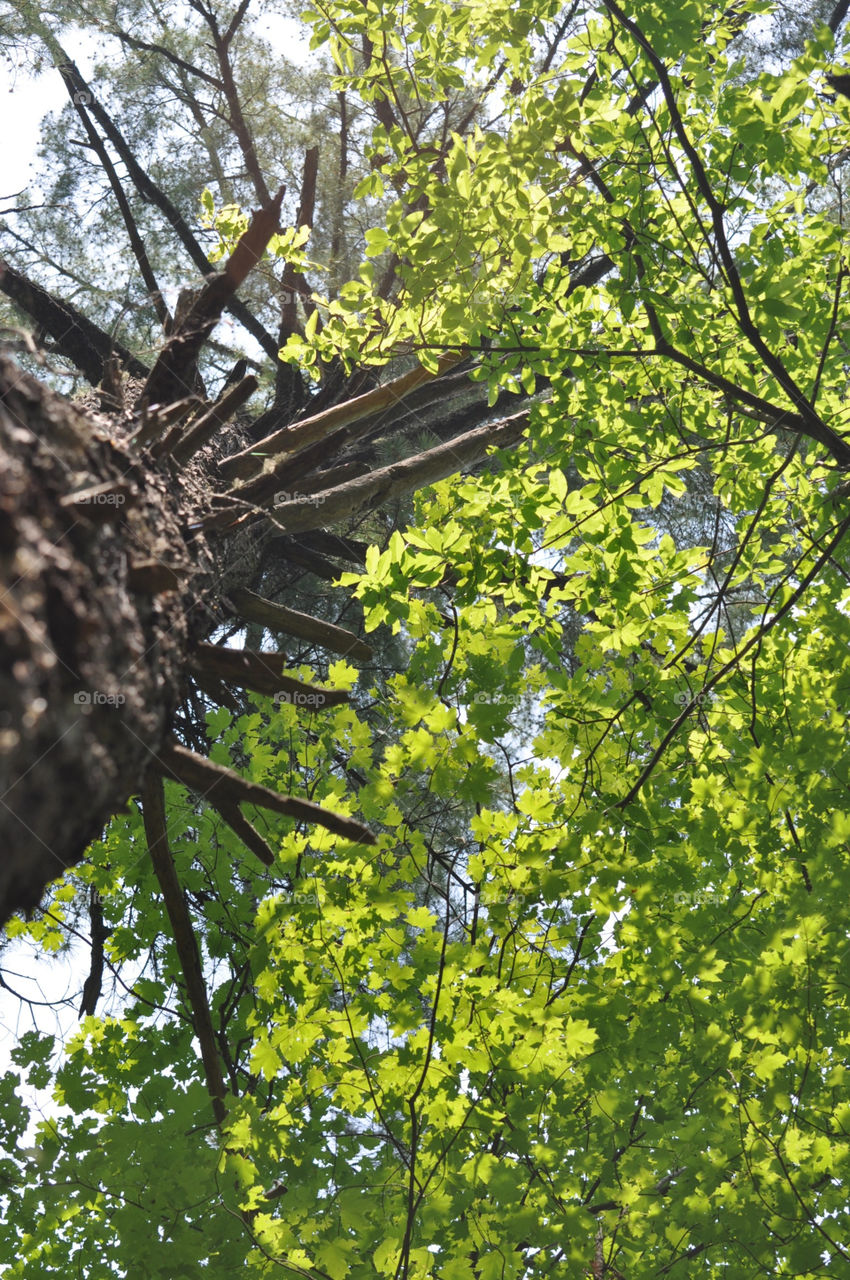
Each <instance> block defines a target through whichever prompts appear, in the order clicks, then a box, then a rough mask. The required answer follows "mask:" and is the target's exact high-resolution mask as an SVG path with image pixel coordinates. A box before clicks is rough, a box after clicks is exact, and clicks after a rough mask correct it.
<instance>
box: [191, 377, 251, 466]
mask: <svg viewBox="0 0 850 1280" xmlns="http://www.w3.org/2000/svg"><path fill="white" fill-rule="evenodd" d="M258 386H259V381H258V379H257V378H256V377H255V376H254V374H253V373H249V374H247V375H246V376H245V377H244V378H242V379H241V380H240V381H239V382H237V384H236V386H235V387H231V389H230V390H229V391H227V392H226V393H225V394H224V395H223V396H222V398H221V399H220V400H219V401H217V403H216V404H214V405H213V406H212V408H211V409H210V410H209V411H208V412H207V413H205V414H204V415H203V417H201V418H199V419H198V421H197V422H195V423H193V424H192V426H191V427H190V428H189V430H188V431H187V432H186V434H185V435H184V436H183V437H182V439H180V440H179V441H178V443H177V444H176V446H175V447H174V448H173V449H172V450H171V456H172V457H173V458H174V461H175V462H181V463H182V462H188V460H189V459H190V458H191V457H192V455H193V454H195V453H197V451H198V450H199V449H202V448H203V446H204V445H205V444H206V443H207V442H208V440H209V439H210V437H211V436H213V435H214V434H215V432H216V431H217V430H218V428H219V427H220V426H222V424H223V423H225V422H227V421H229V419H230V418H232V417H233V415H234V413H236V410H237V409H240V408H241V407H242V405H243V404H244V403H245V401H246V400H248V399H250V397H251V396H252V395H253V394H254V392H255V391H256V390H257V387H258Z"/></svg>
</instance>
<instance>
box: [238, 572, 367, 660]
mask: <svg viewBox="0 0 850 1280" xmlns="http://www.w3.org/2000/svg"><path fill="white" fill-rule="evenodd" d="M229 598H230V601H231V602H232V604H233V609H234V611H235V613H236V614H237V615H238V616H239V617H240V618H244V619H245V621H246V622H254V623H257V624H258V625H259V626H262V627H268V629H269V631H276V632H284V633H285V634H286V635H289V636H297V637H298V638H299V639H301V640H310V641H311V642H312V643H314V644H318V645H321V646H322V648H323V649H330V650H331V652H332V653H341V654H343V655H344V656H345V657H347V658H352V659H355V660H357V661H359V662H369V661H370V660H371V659H372V657H373V653H372V650H371V649H370V648H369V646H368V645H367V644H364V643H363V641H362V640H358V638H357V636H355V635H352V633H351V632H350V631H346V630H345V629H344V628H343V627H337V626H334V624H333V623H331V622H324V621H323V620H322V619H321V618H313V617H311V616H310V615H309V614H308V613H299V612H297V610H295V609H287V608H286V607H285V606H284V605H282V604H275V603H274V601H273V600H265V599H264V598H263V597H262V596H258V595H255V594H254V592H253V591H249V590H248V588H247V587H237V588H236V590H235V591H231V592H230V597H229Z"/></svg>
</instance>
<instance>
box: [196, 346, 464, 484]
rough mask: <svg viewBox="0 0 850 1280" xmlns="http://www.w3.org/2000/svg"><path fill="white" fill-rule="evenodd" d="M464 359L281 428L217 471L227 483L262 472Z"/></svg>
mask: <svg viewBox="0 0 850 1280" xmlns="http://www.w3.org/2000/svg"><path fill="white" fill-rule="evenodd" d="M465 356H466V352H461V353H460V354H452V355H450V356H446V357H444V359H443V360H441V361H440V365H439V368H438V370H437V372H436V373H429V372H428V370H427V369H423V368H422V367H421V366H420V367H419V368H418V369H413V370H412V371H411V372H410V373H406V374H405V375H404V377H402V378H396V379H395V380H394V381H393V382H386V383H384V385H383V386H382V387H377V388H376V389H375V390H374V391H367V392H366V393H365V394H364V395H362V396H356V397H355V399H353V400H347V401H346V402H345V403H344V404H340V405H334V407H333V408H332V409H325V410H324V412H323V413H317V414H315V415H314V416H313V417H312V418H305V419H304V420H303V421H302V422H296V423H293V425H292V426H291V427H283V428H282V429H281V430H280V431H275V432H273V433H272V435H270V436H266V438H265V439H264V440H260V441H259V442H258V443H257V444H255V445H252V446H251V448H250V449H244V450H243V451H242V453H235V454H234V455H233V456H232V457H231V458H225V460H224V461H223V462H222V463H221V464H220V466H219V470H220V471H221V474H222V475H223V476H224V477H225V479H228V480H231V479H244V478H245V477H247V476H250V475H253V473H254V472H255V471H259V470H262V468H263V464H264V462H265V460H266V458H267V457H273V456H274V455H276V454H279V453H283V454H291V453H294V452H295V451H296V450H298V449H302V448H304V446H305V445H308V444H313V443H314V442H315V441H316V440H321V439H323V438H324V437H325V436H326V435H327V434H328V432H330V431H332V430H333V429H334V428H335V427H341V426H347V425H348V424H349V423H352V422H357V421H359V419H361V418H365V417H368V416H370V415H371V414H373V413H376V412H377V411H379V410H381V409H391V408H393V407H394V406H395V405H397V404H398V403H399V401H400V400H401V399H402V397H403V396H404V395H406V394H407V392H408V391H413V390H414V389H415V388H416V387H419V386H422V384H423V383H425V382H430V381H431V380H432V379H434V378H437V377H439V376H440V374H441V373H444V372H445V371H446V370H447V369H450V368H451V367H452V365H455V364H457V363H458V362H459V361H460V360H462V359H464V358H465Z"/></svg>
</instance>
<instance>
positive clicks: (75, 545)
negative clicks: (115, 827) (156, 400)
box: [0, 358, 216, 921]
mask: <svg viewBox="0 0 850 1280" xmlns="http://www.w3.org/2000/svg"><path fill="white" fill-rule="evenodd" d="M182 503H185V498H181V497H180V496H179V495H178V493H177V490H176V488H175V487H173V486H171V485H170V483H169V479H168V473H167V472H166V471H163V470H157V469H155V468H153V467H150V466H146V465H144V460H143V456H140V454H139V452H138V451H134V450H133V448H132V447H131V446H130V445H129V444H128V443H127V442H126V441H122V440H121V439H120V437H119V436H117V435H116V434H114V433H111V432H110V430H109V422H108V420H107V419H100V420H98V419H96V418H93V417H90V416H86V415H83V414H82V413H80V412H79V411H77V410H76V409H75V408H74V407H73V406H72V405H71V404H69V403H68V402H67V401H65V400H63V399H62V398H61V397H60V396H58V395H56V394H54V393H53V392H51V391H50V390H48V389H47V388H46V387H44V386H43V385H41V384H40V383H39V382H37V381H36V380H35V379H34V378H32V377H30V376H29V375H27V374H25V373H22V372H21V371H20V370H19V369H18V368H17V367H16V366H15V365H14V364H13V363H12V362H11V361H10V360H8V359H6V358H0V921H5V920H6V919H7V918H8V917H9V915H10V914H12V913H13V912H14V911H17V910H20V909H24V910H29V909H31V908H33V907H34V906H35V905H36V903H37V902H38V901H39V898H40V897H41V894H42V892H43V890H44V887H45V885H46V884H47V883H48V882H49V881H50V880H52V879H54V878H55V877H56V876H58V875H61V874H62V872H63V871H64V870H65V869H66V868H67V867H70V866H73V865H74V864H75V863H76V862H78V861H79V860H80V858H81V857H82V856H83V853H84V851H85V849H86V847H87V845H88V844H89V843H90V842H91V841H92V840H93V839H95V838H97V837H98V836H99V835H100V833H101V831H102V828H103V826H104V824H105V823H106V822H107V820H108V819H109V817H110V816H111V815H112V814H113V813H115V812H116V810H118V809H120V808H121V806H122V805H123V804H124V803H125V802H126V800H127V799H128V798H129V797H130V796H131V795H133V794H134V792H137V791H138V789H139V787H140V784H141V779H142V776H143V774H144V771H145V769H146V767H147V766H148V764H149V763H150V761H151V758H152V753H154V752H155V751H156V750H157V748H158V747H159V746H160V745H161V744H162V742H163V741H164V739H165V737H166V733H167V729H168V725H169V721H170V717H171V714H172V712H173V710H174V708H175V707H176V705H177V704H178V702H179V700H180V697H181V694H182V689H183V681H184V675H183V673H184V671H185V668H186V661H187V651H188V648H189V646H190V645H191V644H192V642H193V641H194V640H195V639H197V638H198V636H199V635H201V634H202V633H203V632H204V630H209V621H208V620H207V619H206V618H205V616H204V611H203V608H202V607H201V606H200V604H199V602H202V601H203V600H204V597H205V596H207V595H209V593H210V588H211V585H212V583H213V582H214V581H215V578H216V573H215V566H214V562H213V557H212V555H211V553H210V551H209V548H208V547H207V545H206V543H205V542H204V541H203V539H200V538H198V537H197V536H194V537H193V536H192V532H191V530H190V529H189V524H190V523H191V521H190V520H189V519H188V518H187V516H186V514H185V512H184V511H183V510H182V509H181V504H182ZM145 567H147V573H146V571H145ZM157 572H158V573H159V575H160V577H159V579H157ZM169 583H170V584H171V587H170V589H169V588H168V584H169ZM163 587H165V588H166V589H163Z"/></svg>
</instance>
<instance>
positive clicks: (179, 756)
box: [156, 742, 376, 844]
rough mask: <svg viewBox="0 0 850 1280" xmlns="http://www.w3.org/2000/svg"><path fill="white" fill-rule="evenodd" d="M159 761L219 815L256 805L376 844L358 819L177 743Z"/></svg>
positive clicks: (160, 754) (159, 755)
mask: <svg viewBox="0 0 850 1280" xmlns="http://www.w3.org/2000/svg"><path fill="white" fill-rule="evenodd" d="M156 761H157V764H158V765H159V767H160V770H161V772H162V773H163V774H164V775H165V776H166V777H169V778H172V779H173V780H174V781H175V782H180V783H182V784H183V786H185V787H188V788H189V789H190V790H191V791H197V792H198V794H199V795H202V796H203V797H204V799H205V800H208V801H209V803H210V804H211V805H212V806H213V807H214V808H216V809H218V810H219V812H221V808H220V806H221V805H224V807H225V808H228V807H231V808H232V807H233V806H234V805H239V804H253V805H257V807H258V808H261V809H270V810H271V811H272V813H280V814H283V815H284V817H287V818H295V819H296V821H298V822H309V823H314V824H315V825H316V826H320V827H324V828H325V830H326V831H332V832H333V834H334V835H338V836H342V838H343V839H345V840H352V841H353V842H354V843H355V844H375V843H376V838H375V835H374V834H373V833H372V832H371V831H370V830H369V828H368V827H366V826H364V825H363V823H362V822H358V821H357V819H356V818H347V817H345V816H344V815H343V814H340V813H333V812H332V810H330V809H323V808H322V806H321V805H318V804H314V803H313V801H312V800H301V799H299V798H297V797H296V796H287V795H282V794H281V793H280V792H278V791H272V790H270V789H269V788H268V787H264V786H262V785H261V784H260V783H259V782H250V781H249V780H248V779H247V778H243V777H242V776H241V775H240V774H238V773H236V772H234V770H233V769H227V768H225V767H224V766H223V765H220V764H214V763H213V761H212V760H207V758H206V757H205V756H200V755H197V754H196V752H194V751H189V750H188V749H187V748H186V747H181V746H180V745H179V743H177V742H171V743H169V744H167V745H166V746H164V747H162V748H161V749H160V751H159V752H158V753H157V756H156Z"/></svg>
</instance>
